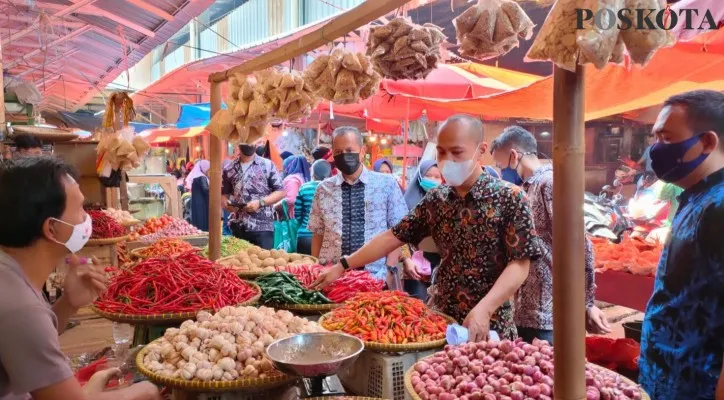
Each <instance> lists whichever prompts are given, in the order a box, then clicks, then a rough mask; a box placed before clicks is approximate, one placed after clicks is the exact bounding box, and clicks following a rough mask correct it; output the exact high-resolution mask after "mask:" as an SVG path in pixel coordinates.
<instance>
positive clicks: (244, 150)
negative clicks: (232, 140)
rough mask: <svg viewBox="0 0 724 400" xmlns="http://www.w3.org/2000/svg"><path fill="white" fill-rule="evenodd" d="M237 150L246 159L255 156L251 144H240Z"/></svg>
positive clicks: (253, 147)
mask: <svg viewBox="0 0 724 400" xmlns="http://www.w3.org/2000/svg"><path fill="white" fill-rule="evenodd" d="M239 150H241V154H243V155H245V156H247V157H251V156H253V155H254V154H255V151H256V146H254V145H253V144H240V145H239Z"/></svg>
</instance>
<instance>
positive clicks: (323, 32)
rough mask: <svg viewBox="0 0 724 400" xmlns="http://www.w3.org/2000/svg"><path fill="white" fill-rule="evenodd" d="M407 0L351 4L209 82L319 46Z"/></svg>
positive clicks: (219, 73)
mask: <svg viewBox="0 0 724 400" xmlns="http://www.w3.org/2000/svg"><path fill="white" fill-rule="evenodd" d="M408 1H409V0H367V1H365V2H364V3H362V4H360V5H358V6H357V7H355V8H351V9H349V10H347V11H345V12H344V13H342V14H340V15H338V16H337V17H335V18H334V19H332V20H330V21H329V22H327V23H326V24H324V25H322V26H320V27H317V29H315V30H313V31H311V32H309V33H307V34H306V35H304V36H302V37H301V38H299V39H298V40H293V41H291V42H289V43H287V44H285V45H284V46H281V47H279V48H277V49H274V50H272V51H270V52H268V53H266V54H262V55H260V56H259V57H256V58H253V59H251V60H249V61H247V62H245V63H243V64H241V65H238V66H236V67H233V68H230V69H228V70H226V71H223V72H217V73H213V74H211V75H210V76H209V82H223V81H225V80H227V79H228V78H229V77H230V76H232V75H233V74H235V73H241V74H248V73H251V72H254V71H258V70H262V69H265V68H269V67H272V66H274V65H277V64H279V63H282V62H285V61H288V60H291V59H292V58H294V57H297V56H300V55H302V54H304V53H306V52H309V51H312V50H314V49H316V48H317V47H320V46H323V45H325V44H327V43H329V42H332V41H334V40H335V39H337V38H339V37H340V36H343V35H345V34H347V33H349V32H351V31H353V30H355V29H357V28H359V27H361V26H363V25H366V24H368V23H370V22H372V21H374V20H376V19H378V18H380V17H382V16H384V15H385V14H387V13H389V12H391V11H394V10H395V9H396V8H399V7H401V6H403V5H404V4H405V3H407V2H408Z"/></svg>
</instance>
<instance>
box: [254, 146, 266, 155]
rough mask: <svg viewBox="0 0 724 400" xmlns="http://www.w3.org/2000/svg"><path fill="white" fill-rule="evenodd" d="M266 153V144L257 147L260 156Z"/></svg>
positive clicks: (257, 153)
mask: <svg viewBox="0 0 724 400" xmlns="http://www.w3.org/2000/svg"><path fill="white" fill-rule="evenodd" d="M264 153H266V147H265V146H259V147H257V148H256V155H257V156H259V157H264Z"/></svg>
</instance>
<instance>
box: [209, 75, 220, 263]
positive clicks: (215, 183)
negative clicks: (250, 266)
mask: <svg viewBox="0 0 724 400" xmlns="http://www.w3.org/2000/svg"><path fill="white" fill-rule="evenodd" d="M219 110H221V83H219V82H211V116H212V117H213V116H214V114H216V113H217V112H218V111H219ZM222 153H223V149H222V144H221V139H219V138H218V137H216V136H214V135H209V156H210V158H209V159H210V160H211V161H210V163H211V168H210V170H209V185H210V186H211V189H210V190H209V233H210V235H209V259H210V260H217V259H218V258H219V257H220V256H221V235H219V234H218V233H219V232H221V168H222V165H221V162H222Z"/></svg>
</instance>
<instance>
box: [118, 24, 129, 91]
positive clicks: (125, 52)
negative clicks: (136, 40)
mask: <svg viewBox="0 0 724 400" xmlns="http://www.w3.org/2000/svg"><path fill="white" fill-rule="evenodd" d="M118 35H119V36H120V37H121V59H122V60H123V65H125V67H126V89H128V90H130V88H131V68H130V66H129V65H128V39H126V35H125V32H124V30H123V27H122V26H120V25H119V26H118Z"/></svg>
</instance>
